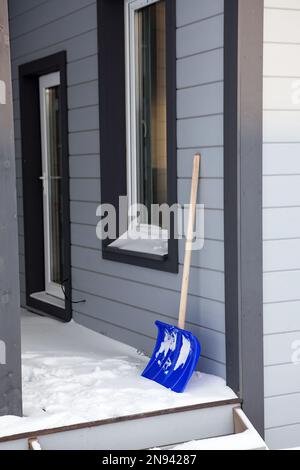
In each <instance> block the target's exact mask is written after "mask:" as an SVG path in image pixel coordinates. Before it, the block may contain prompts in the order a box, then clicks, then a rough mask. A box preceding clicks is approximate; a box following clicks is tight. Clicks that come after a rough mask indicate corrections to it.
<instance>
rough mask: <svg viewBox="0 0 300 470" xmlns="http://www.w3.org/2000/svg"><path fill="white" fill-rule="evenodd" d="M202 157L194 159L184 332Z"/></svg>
mask: <svg viewBox="0 0 300 470" xmlns="http://www.w3.org/2000/svg"><path fill="white" fill-rule="evenodd" d="M200 163H201V155H200V154H196V155H195V158H194V169H193V178H192V189H191V200H190V208H189V222H188V230H187V236H186V244H185V258H184V267H183V278H182V287H181V300H180V308H179V321H178V326H179V328H181V329H182V330H184V328H185V319H186V309H187V299H188V290H189V280H190V270H191V260H192V248H193V235H194V227H195V220H196V205H197V194H198V186H199V172H200Z"/></svg>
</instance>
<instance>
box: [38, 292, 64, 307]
mask: <svg viewBox="0 0 300 470" xmlns="http://www.w3.org/2000/svg"><path fill="white" fill-rule="evenodd" d="M30 297H31V298H32V299H34V300H38V301H39V302H44V303H46V304H50V305H54V306H55V307H58V308H61V309H63V310H64V309H65V308H66V306H65V301H64V300H63V299H60V298H58V297H54V296H53V295H50V294H48V293H47V292H36V293H34V294H31V295H30Z"/></svg>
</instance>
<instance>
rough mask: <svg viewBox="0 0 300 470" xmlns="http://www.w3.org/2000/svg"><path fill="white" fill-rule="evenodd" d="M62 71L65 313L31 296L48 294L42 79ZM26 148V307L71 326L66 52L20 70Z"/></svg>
mask: <svg viewBox="0 0 300 470" xmlns="http://www.w3.org/2000/svg"><path fill="white" fill-rule="evenodd" d="M58 71H59V72H60V79H61V109H62V113H61V123H60V124H61V135H62V155H63V158H62V161H63V168H62V173H63V179H62V186H63V189H62V190H63V220H64V225H63V234H64V279H66V283H65V286H64V287H65V293H66V300H65V309H60V308H58V307H55V306H53V305H50V304H47V303H45V302H40V301H38V300H35V299H32V297H31V294H33V293H35V292H41V291H43V290H44V287H45V285H44V233H43V231H44V229H43V223H37V222H36V221H37V218H38V219H40V220H43V202H42V198H43V196H42V189H41V183H40V181H39V176H40V175H41V174H42V167H41V130H40V111H39V82H38V79H39V77H40V76H41V75H46V74H48V73H54V72H58ZM19 86H20V108H21V144H22V167H23V205H24V238H25V274H26V304H27V307H28V308H31V309H33V311H36V312H41V313H44V314H47V315H51V316H54V317H56V318H58V319H60V320H62V321H65V322H68V321H70V320H71V319H72V300H71V296H72V289H71V285H72V281H71V236H70V194H69V138H68V132H69V131H68V94H67V54H66V52H65V51H62V52H59V53H56V54H54V55H51V56H48V57H44V58H42V59H38V60H35V61H33V62H29V63H26V64H23V65H21V66H20V67H19Z"/></svg>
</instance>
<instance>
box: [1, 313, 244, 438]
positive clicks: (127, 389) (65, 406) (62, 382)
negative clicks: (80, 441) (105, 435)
mask: <svg viewBox="0 0 300 470" xmlns="http://www.w3.org/2000/svg"><path fill="white" fill-rule="evenodd" d="M22 355H23V404H24V409H23V411H24V418H16V417H4V418H0V437H4V436H9V435H14V434H20V433H24V432H31V431H37V430H42V429H48V428H53V427H60V426H66V425H71V424H78V423H83V422H88V421H97V420H102V419H107V418H114V417H120V416H128V415H133V414H138V413H145V412H151V411H157V410H163V409H169V408H175V407H176V408H177V407H181V406H188V405H194V404H199V403H207V402H212V401H219V400H225V399H232V398H236V396H235V395H234V393H233V392H232V391H231V390H230V389H229V388H228V387H226V384H225V382H224V381H223V379H220V378H218V377H213V376H208V375H205V374H201V373H196V374H195V375H194V377H193V379H192V381H191V383H190V384H189V386H188V388H187V391H186V393H184V394H182V395H178V394H175V393H174V392H171V391H169V390H166V389H165V388H163V387H161V386H160V385H158V384H156V383H154V382H151V381H149V380H147V379H144V378H142V377H141V373H142V371H143V370H144V368H145V366H146V364H147V363H148V359H147V358H146V357H143V356H140V355H139V354H138V353H137V352H136V351H135V350H134V349H133V348H130V347H129V346H125V345H123V344H121V343H118V342H117V341H114V340H111V339H109V338H106V337H104V336H102V335H99V334H97V333H94V332H92V331H90V330H88V329H86V328H83V327H81V326H79V325H77V324H75V323H74V322H72V323H69V324H62V323H59V322H57V321H55V320H51V319H49V318H43V317H38V316H37V315H31V314H27V313H26V314H24V316H23V319H22Z"/></svg>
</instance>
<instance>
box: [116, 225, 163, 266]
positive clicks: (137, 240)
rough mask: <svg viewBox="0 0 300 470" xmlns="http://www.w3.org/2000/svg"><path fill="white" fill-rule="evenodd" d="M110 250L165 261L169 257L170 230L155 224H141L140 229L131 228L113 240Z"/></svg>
mask: <svg viewBox="0 0 300 470" xmlns="http://www.w3.org/2000/svg"><path fill="white" fill-rule="evenodd" d="M108 250H114V251H115V250H117V251H121V252H122V253H124V254H127V255H132V256H136V257H140V258H148V259H154V260H157V261H163V260H165V259H167V257H168V251H169V250H168V232H167V231H166V230H161V229H160V228H158V227H155V226H150V225H140V226H139V227H138V230H137V229H135V230H130V231H128V232H126V233H124V234H123V235H122V236H121V237H120V238H119V239H118V240H116V241H114V242H112V243H111V244H110V245H109V246H108Z"/></svg>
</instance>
